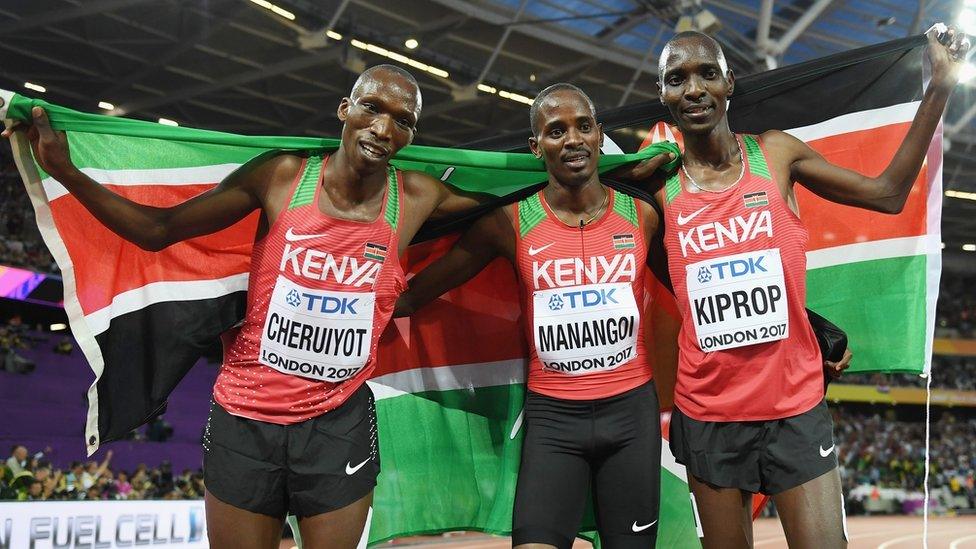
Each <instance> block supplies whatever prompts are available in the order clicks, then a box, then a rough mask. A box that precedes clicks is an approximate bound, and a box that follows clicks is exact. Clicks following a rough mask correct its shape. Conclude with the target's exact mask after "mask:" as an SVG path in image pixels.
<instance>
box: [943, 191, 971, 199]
mask: <svg viewBox="0 0 976 549" xmlns="http://www.w3.org/2000/svg"><path fill="white" fill-rule="evenodd" d="M945 195H946V196H948V197H949V198H962V199H964V200H976V193H970V192H966V191H946V192H945Z"/></svg>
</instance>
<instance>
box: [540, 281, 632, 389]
mask: <svg viewBox="0 0 976 549" xmlns="http://www.w3.org/2000/svg"><path fill="white" fill-rule="evenodd" d="M532 299H533V316H534V318H533V328H534V330H533V331H534V334H535V348H536V353H537V354H538V356H539V360H540V361H541V362H542V367H543V368H545V369H547V370H551V371H554V372H560V373H564V374H569V375H585V374H591V373H594V372H601V371H606V370H613V369H614V368H616V367H618V366H620V365H621V364H624V363H626V362H627V361H629V360H631V359H632V358H634V356H636V354H637V338H638V337H640V310H639V309H638V308H637V303H636V302H635V301H634V292H633V290H632V289H631V285H630V283H626V282H620V283H615V284H586V285H583V286H570V287H564V288H554V289H551V290H537V291H536V292H535V293H533V295H532Z"/></svg>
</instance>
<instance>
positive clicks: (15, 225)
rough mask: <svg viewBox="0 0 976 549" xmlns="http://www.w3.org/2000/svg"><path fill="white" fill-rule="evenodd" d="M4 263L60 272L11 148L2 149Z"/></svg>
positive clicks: (0, 249) (0, 250) (0, 247)
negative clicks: (47, 245)
mask: <svg viewBox="0 0 976 549" xmlns="http://www.w3.org/2000/svg"><path fill="white" fill-rule="evenodd" d="M0 264H3V265H9V266H12V267H22V268H24V269H30V270H33V271H38V272H42V273H58V272H59V271H58V265H57V263H55V262H54V258H52V257H51V253H50V252H49V251H48V249H47V247H46V246H45V245H44V242H43V241H42V240H41V233H40V231H38V229H37V223H36V222H35V221H34V208H33V207H31V203H30V198H28V196H27V193H26V192H25V191H24V184H23V183H22V182H21V179H20V174H18V173H17V166H15V165H14V162H13V159H12V158H11V156H10V148H9V147H5V146H3V147H0Z"/></svg>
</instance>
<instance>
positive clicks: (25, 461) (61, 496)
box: [0, 445, 204, 501]
mask: <svg viewBox="0 0 976 549" xmlns="http://www.w3.org/2000/svg"><path fill="white" fill-rule="evenodd" d="M48 451H50V449H48ZM203 493H204V486H203V473H202V472H200V471H190V470H189V469H186V470H184V471H183V472H182V474H179V475H177V474H175V473H174V472H173V470H172V467H171V465H170V463H169V462H168V461H162V462H161V463H160V464H159V465H158V466H156V467H152V468H149V467H147V466H146V465H145V464H140V465H139V466H137V467H136V468H135V470H132V471H123V470H121V469H113V468H112V450H108V451H106V452H105V458H104V459H103V460H102V461H101V463H99V462H97V461H87V462H80V461H74V462H71V463H70V464H58V465H55V464H53V463H52V462H51V461H50V460H49V459H48V458H47V456H46V454H45V452H36V453H34V454H31V450H29V449H28V448H27V447H26V446H23V445H16V446H14V447H13V448H11V449H10V457H8V458H7V460H6V461H4V462H3V463H0V500H18V501H47V500H118V499H201V498H203Z"/></svg>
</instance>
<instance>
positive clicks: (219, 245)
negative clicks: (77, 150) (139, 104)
mask: <svg viewBox="0 0 976 549" xmlns="http://www.w3.org/2000/svg"><path fill="white" fill-rule="evenodd" d="M106 187H107V188H109V189H110V190H111V191H112V192H115V193H118V194H120V195H122V196H124V197H126V198H128V199H130V200H133V201H135V202H138V203H140V204H146V205H150V206H169V205H172V204H178V203H180V202H184V201H186V200H188V199H190V198H193V197H194V196H197V195H198V194H200V193H202V192H205V191H207V190H208V189H211V188H213V185H212V184H202V185H179V186H165V185H158V186H128V185H126V186H116V185H106ZM51 213H52V215H53V217H54V222H55V224H56V225H57V228H58V233H60V235H61V238H62V240H63V241H64V244H65V247H66V248H67V250H68V255H69V256H71V262H72V263H73V264H74V266H75V287H76V288H77V294H78V300H79V302H80V303H81V309H82V312H83V313H84V314H86V315H87V314H91V313H92V312H95V311H97V310H99V309H102V308H103V307H106V306H108V305H109V304H111V303H112V298H113V297H114V296H116V295H118V294H120V293H122V292H125V291H128V290H132V289H135V288H139V287H142V286H145V285H146V284H149V283H152V282H163V281H185V280H201V279H215V278H223V277H226V276H231V275H234V274H238V273H243V272H247V270H248V267H249V265H250V259H251V247H252V245H253V241H254V234H255V231H256V230H257V222H258V217H259V214H258V213H257V212H255V213H254V214H252V215H250V216H248V217H247V218H246V219H244V220H243V221H241V222H240V223H237V224H235V225H233V226H231V227H228V228H227V229H224V230H222V231H219V232H217V233H214V234H211V235H207V236H202V237H198V238H194V239H191V240H188V241H186V242H180V243H178V244H174V245H172V246H170V247H169V248H166V249H165V250H163V251H161V252H147V251H145V250H142V249H140V248H139V247H138V246H136V245H135V244H132V243H131V242H128V241H126V240H123V239H122V238H121V237H120V236H118V235H116V234H115V233H113V232H112V231H110V230H109V229H108V228H106V227H105V226H104V225H102V224H101V223H100V222H98V220H96V219H95V218H94V217H93V216H92V215H91V214H90V213H88V211H87V210H86V209H85V208H84V207H83V206H82V205H81V204H80V203H79V202H78V201H77V200H76V199H75V198H74V197H71V196H65V197H62V198H60V199H58V200H55V201H54V202H52V203H51ZM79 227H83V228H84V230H78V228H79ZM208 250H209V251H208ZM213 250H220V251H219V252H214V251H213ZM120 257H125V258H126V262H125V265H119V264H118V263H119V258H120Z"/></svg>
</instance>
